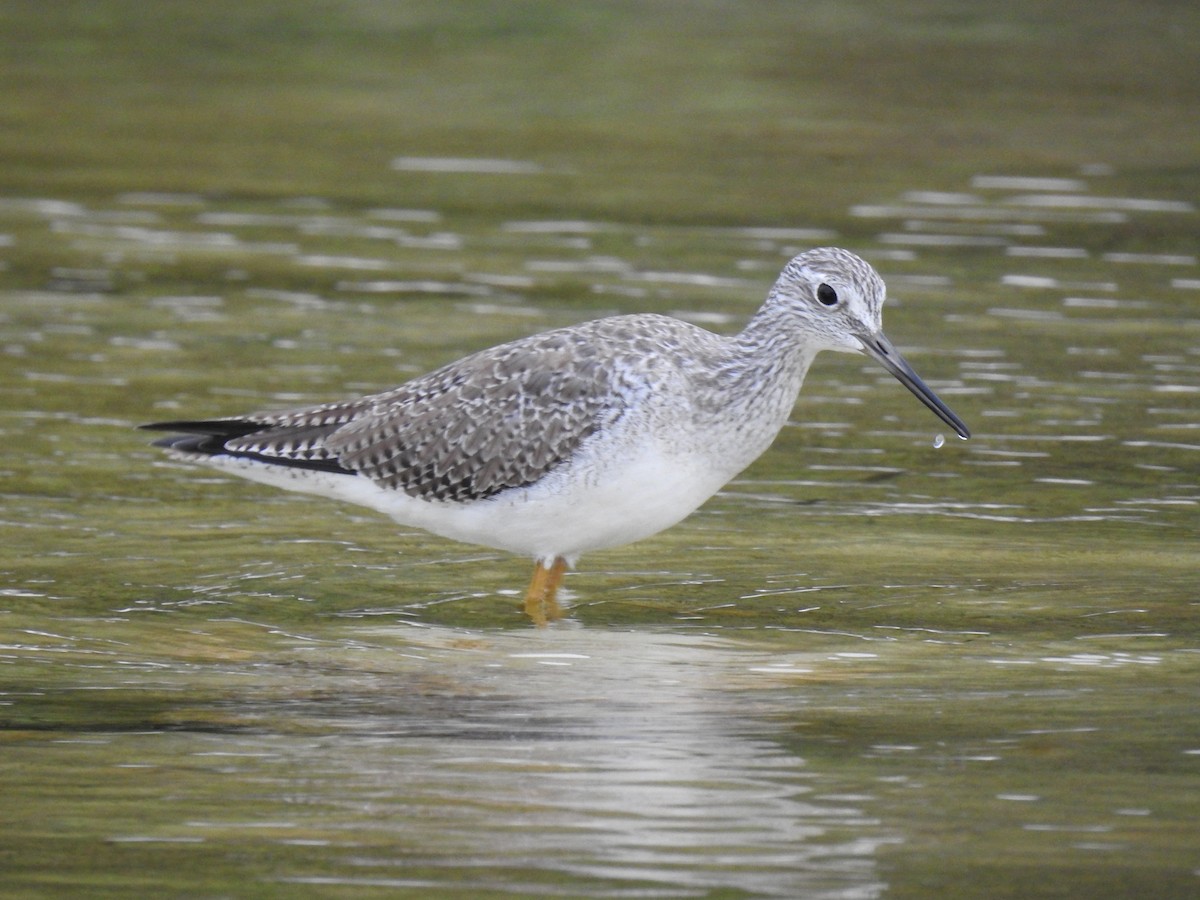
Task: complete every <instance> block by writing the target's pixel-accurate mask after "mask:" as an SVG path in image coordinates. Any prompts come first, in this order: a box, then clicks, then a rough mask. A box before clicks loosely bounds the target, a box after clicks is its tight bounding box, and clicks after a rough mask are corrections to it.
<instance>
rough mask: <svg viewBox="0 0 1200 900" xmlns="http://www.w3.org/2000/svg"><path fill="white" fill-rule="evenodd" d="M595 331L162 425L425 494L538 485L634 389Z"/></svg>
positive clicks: (248, 454) (270, 457) (449, 496)
mask: <svg viewBox="0 0 1200 900" xmlns="http://www.w3.org/2000/svg"><path fill="white" fill-rule="evenodd" d="M604 321H607V322H608V323H611V322H612V321H613V320H602V322H604ZM611 327H612V326H611V324H610V325H609V326H608V329H609V330H611ZM597 329H601V330H603V326H602V324H601V322H592V323H585V325H583V326H577V327H575V328H571V329H560V330H558V331H552V332H546V333H545V334H541V335H535V336H533V337H531V338H526V339H524V340H521V341H516V342H513V343H511V344H507V345H503V346H500V347H496V348H493V349H491V350H488V351H485V352H482V353H476V354H473V355H471V356H468V357H466V358H464V359H461V360H459V361H457V362H455V363H452V364H450V365H448V366H444V367H443V368H441V369H438V370H436V371H433V372H430V373H429V374H428V375H425V376H422V377H420V378H417V379H415V380H413V381H410V382H408V383H407V384H404V385H402V386H400V387H398V388H395V389H394V390H391V391H387V392H385V393H381V394H374V395H371V396H367V397H362V398H359V399H357V400H350V401H346V402H342V403H332V404H327V405H324V406H318V407H313V408H310V409H301V410H294V411H287V412H275V413H261V414H255V415H250V416H245V417H241V418H240V419H237V420H215V421H214V422H209V423H163V425H162V426H161V427H164V428H168V429H170V428H171V427H172V426H173V427H174V429H175V430H187V431H191V432H193V434H195V433H197V432H201V431H202V428H204V427H205V426H207V428H206V430H204V431H203V433H204V434H206V435H208V436H209V443H208V447H207V451H208V452H213V451H214V450H216V449H217V448H216V447H214V446H213V441H214V438H213V436H214V435H217V438H216V439H217V440H219V441H220V451H221V452H224V453H226V454H232V455H235V456H242V457H245V458H248V459H256V460H260V461H263V462H272V463H276V464H279V465H290V466H296V467H299V468H312V469H324V470H332V471H342V472H346V473H348V474H358V475H362V476H365V477H367V478H369V479H371V480H372V481H374V482H376V483H377V484H379V485H381V486H383V487H386V488H389V489H393V490H399V491H403V492H404V493H406V494H408V495H410V496H412V497H417V498H420V499H423V500H439V501H442V500H444V501H464V500H480V499H484V498H487V497H491V496H493V495H495V494H497V493H500V492H501V491H504V490H506V489H508V488H514V487H522V486H525V485H529V484H532V483H534V482H535V481H537V480H538V479H539V478H541V477H542V476H543V475H545V474H546V473H547V472H548V471H550V469H552V468H553V467H554V466H555V465H556V464H558V463H559V462H561V461H562V460H564V459H566V458H568V457H569V456H570V455H571V454H572V453H574V452H575V450H576V449H577V448H578V447H579V445H580V444H581V443H583V442H584V441H585V440H587V438H589V437H590V436H591V435H593V434H594V433H596V432H597V431H598V430H599V429H601V428H603V427H606V426H608V425H611V424H612V423H613V422H615V421H616V420H617V419H619V418H620V417H621V415H622V414H623V412H624V408H625V404H624V402H623V400H622V398H623V396H625V394H624V392H623V391H622V390H620V389H619V386H616V385H614V384H613V379H612V374H613V371H614V369H613V367H612V366H605V365H603V364H602V362H601V360H600V359H599V355H600V352H599V345H600V343H601V342H600V341H597V339H596V338H597V336H596V334H594V332H595V331H597ZM620 371H622V372H623V373H625V374H626V375H628V372H629V371H630V370H629V369H623V370H620ZM189 425H190V426H192V427H190V428H185V427H184V426H189ZM172 440H174V443H172ZM199 442H200V439H198V438H195V437H188V438H184V439H170V438H168V439H166V440H164V441H163V442H161V443H163V444H164V445H166V446H171V447H173V448H174V449H177V450H183V451H187V450H193V451H195V450H197V449H199V447H198V446H197V445H198V444H199Z"/></svg>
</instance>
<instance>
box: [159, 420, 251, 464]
mask: <svg viewBox="0 0 1200 900" xmlns="http://www.w3.org/2000/svg"><path fill="white" fill-rule="evenodd" d="M260 428H262V425H260V424H258V423H256V422H248V421H246V420H245V419H208V420H192V421H176V422H149V423H147V424H145V425H139V426H138V429H139V430H141V431H172V432H174V434H172V435H170V436H168V437H164V438H159V439H158V440H157V441H154V442H153V443H152V445H151V446H154V447H163V448H165V449H167V450H176V451H178V452H180V453H199V454H203V455H205V456H213V455H215V454H218V453H224V452H225V442H226V441H228V440H231V439H233V438H239V437H243V436H245V435H247V434H251V433H252V432H255V431H258V430H259V429H260Z"/></svg>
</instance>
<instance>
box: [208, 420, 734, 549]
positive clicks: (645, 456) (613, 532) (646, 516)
mask: <svg viewBox="0 0 1200 900" xmlns="http://www.w3.org/2000/svg"><path fill="white" fill-rule="evenodd" d="M630 451H631V448H629V447H625V448H622V449H621V452H619V453H618V452H616V448H609V452H607V453H604V452H600V453H594V454H587V455H586V458H585V460H584V461H582V462H577V463H576V464H567V465H564V466H562V467H560V468H558V469H556V470H554V471H552V472H550V473H549V474H548V475H546V476H545V477H544V478H543V479H542V480H540V481H539V482H537V483H536V484H533V485H531V486H529V487H524V488H514V489H510V490H507V491H504V492H502V493H500V494H497V495H495V496H493V497H490V498H488V499H485V500H476V501H467V502H442V501H432V502H431V501H426V500H419V499H417V498H414V497H410V496H409V495H407V494H405V493H403V492H401V491H397V490H390V489H386V488H383V487H380V486H379V485H377V484H375V483H374V482H372V481H371V480H369V479H367V478H363V477H361V476H358V475H338V474H333V473H329V472H319V471H313V470H309V469H299V468H289V467H282V466H276V465H269V464H265V463H260V462H255V461H252V460H246V459H239V458H233V457H220V456H218V457H206V458H202V459H200V460H197V461H201V462H206V463H208V464H209V465H212V466H214V467H216V468H219V469H222V470H224V471H227V472H230V473H231V474H236V475H238V476H240V477H242V478H247V479H249V480H252V481H257V482H261V483H263V484H269V485H272V486H274V487H279V488H284V489H286V490H292V491H300V492H303V493H309V494H316V495H319V496H324V497H330V498H333V499H336V500H344V501H347V502H350V503H355V504H359V505H361V506H367V507H370V508H372V509H375V510H378V511H379V512H382V513H384V514H385V515H388V516H390V517H391V518H392V519H394V520H396V521H397V522H400V523H401V524H403V525H407V526H412V527H416V528H422V529H425V530H426V531H430V532H432V533H434V534H437V535H441V536H443V537H447V538H451V539H453V540H456V541H464V542H466V543H472V544H480V545H482V546H485V547H494V548H496V549H499V550H506V551H508V552H511V553H517V554H521V555H525V556H532V557H535V558H537V559H542V560H545V561H547V562H549V561H551V560H553V559H554V558H555V557H558V556H561V557H563V558H565V559H566V560H567V561H568V562H569V563H571V564H574V562H575V560H576V559H577V558H578V557H579V556H580V555H581V554H582V553H585V552H588V551H590V550H598V549H602V548H606V547H615V546H619V545H621V544H627V543H631V542H633V541H636V540H640V539H641V538H644V537H647V536H649V535H652V534H655V533H657V532H659V531H662V530H663V529H665V528H669V527H670V526H671V525H674V524H675V523H676V522H679V521H680V520H681V519H683V518H685V517H686V516H687V515H689V514H690V513H691V512H693V511H694V510H695V509H696V508H697V507H699V506H700V505H701V504H702V503H704V501H705V500H707V499H708V498H709V497H711V496H712V495H713V494H715V493H716V492H717V491H718V490H720V489H721V487H722V486H723V485H724V484H725V482H726V481H727V480H728V479H729V478H730V477H732V475H733V474H736V473H718V472H714V471H713V470H712V468H711V467H710V466H709V465H707V464H706V463H705V462H703V461H702V460H701V459H699V458H698V457H696V456H693V455H686V456H681V455H678V454H675V453H672V454H671V455H670V456H667V455H666V454H664V452H663V451H662V450H661V448H659V447H657V446H655V445H654V444H649V445H646V446H643V447H641V448H637V449H636V450H634V451H633V452H632V454H631V452H630Z"/></svg>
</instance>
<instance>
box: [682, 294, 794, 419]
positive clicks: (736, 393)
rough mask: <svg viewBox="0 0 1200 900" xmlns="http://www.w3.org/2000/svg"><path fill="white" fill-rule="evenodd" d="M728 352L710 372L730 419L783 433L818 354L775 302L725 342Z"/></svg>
mask: <svg viewBox="0 0 1200 900" xmlns="http://www.w3.org/2000/svg"><path fill="white" fill-rule="evenodd" d="M723 350H724V352H723V354H722V356H721V359H720V360H719V361H718V363H717V365H715V366H714V367H713V369H712V371H711V373H710V377H711V378H712V379H713V381H714V382H715V384H714V385H713V387H714V388H715V390H712V391H711V392H706V393H707V396H710V397H713V398H720V399H719V401H718V403H719V405H720V406H721V410H720V411H718V410H713V411H712V412H714V413H715V414H716V415H719V416H722V417H724V418H725V419H726V420H727V421H728V420H734V421H741V422H744V423H749V422H754V423H756V424H755V428H758V427H765V428H767V429H774V430H773V431H771V437H774V431H777V430H778V429H779V428H781V427H782V426H783V423H784V422H786V421H787V418H788V416H789V415H790V414H791V411H792V407H793V406H795V404H796V397H797V395H798V394H799V393H800V386H801V384H802V383H803V382H804V376H805V374H806V373H807V372H808V367H809V366H810V365H811V364H812V361H813V358H814V357H815V356H816V350H814V349H811V348H809V347H807V346H805V344H804V342H803V340H802V339H801V337H800V336H799V335H797V334H796V331H795V327H794V326H793V325H792V324H791V323H790V322H789V321H788V319H787V317H786V316H785V315H783V314H781V313H780V312H779V311H778V310H773V309H770V308H769V303H768V305H767V306H764V307H763V308H762V309H760V310H759V311H758V313H757V314H755V316H754V317H753V318H752V319H751V320H750V322H749V323H748V324H747V325H746V327H745V328H744V329H743V330H742V331H741V332H740V333H739V334H736V335H734V336H732V337H730V338H726V339H725V341H724V347H723Z"/></svg>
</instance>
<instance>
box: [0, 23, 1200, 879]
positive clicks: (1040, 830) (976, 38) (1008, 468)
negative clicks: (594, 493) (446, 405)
mask: <svg viewBox="0 0 1200 900" xmlns="http://www.w3.org/2000/svg"><path fill="white" fill-rule="evenodd" d="M1198 51H1200V11H1197V10H1196V9H1194V8H1193V7H1192V6H1190V5H1188V4H1182V3H1151V4H1146V3H1118V2H1100V3H1062V4H1055V5H1054V6H1053V7H1052V8H1049V9H1048V8H1045V6H1044V5H1042V4H1033V3H1007V4H1003V5H1001V4H961V3H948V2H947V3H938V2H919V3H909V4H903V5H898V4H887V3H871V2H855V3H811V4H807V3H806V4H797V3H754V4H739V5H729V4H721V3H693V4H675V3H644V4H620V3H603V4H578V5H576V4H551V3H503V4H500V3H497V4H490V3H487V4H470V5H467V4H454V3H450V4H447V3H438V4H433V3H430V4H422V3H406V4H372V3H365V2H361V3H335V4H328V3H323V4H317V3H305V2H293V3H287V4H282V3H257V4H234V3H224V2H217V3H204V4H199V3H171V4H133V3H120V2H109V0H101V2H91V3H73V2H64V3H55V4H35V3H25V2H16V3H10V4H6V5H5V6H3V7H2V8H0V52H2V53H3V56H2V59H3V64H2V65H0V96H2V98H3V100H2V102H0V348H2V350H3V353H2V354H0V394H2V396H3V397H4V402H3V404H2V405H0V435H2V436H3V438H4V446H5V451H4V455H3V457H2V459H0V472H2V476H3V482H2V484H3V487H2V488H0V490H2V492H3V511H2V514H0V645H2V649H0V725H2V726H3V727H2V729H0V741H2V742H3V748H2V752H0V785H2V786H3V792H4V797H5V802H4V807H5V810H4V814H3V815H2V816H0V888H3V892H4V893H5V895H6V896H14V897H19V896H55V895H61V896H79V895H81V894H84V893H86V894H87V895H89V896H131V895H132V896H136V895H154V896H163V895H168V896H197V895H199V896H299V895H306V894H307V895H312V896H343V895H344V896H371V895H375V894H378V895H380V896H439V897H454V896H464V897H466V896H470V897H487V896H530V895H550V896H597V897H608V896H631V895H636V896H646V897H660V896H661V897H681V896H688V897H743V896H748V897H749V896H781V897H932V896H954V897H1054V896H1060V897H1075V896H1081V897H1082V896H1087V897H1098V896H1113V897H1124V896H1131V895H1135V894H1138V895H1143V896H1156V897H1174V896H1178V897H1185V896H1193V895H1194V894H1195V893H1196V890H1197V881H1198V878H1200V876H1198V874H1197V873H1198V872H1200V841H1198V839H1197V831H1196V825H1195V818H1196V817H1195V810H1196V808H1197V803H1198V801H1200V796H1198V794H1200V791H1198V790H1197V785H1198V784H1200V781H1198V778H1200V771H1198V767H1200V733H1198V725H1200V715H1198V714H1197V712H1196V710H1197V701H1198V699H1200V698H1198V697H1197V693H1198V691H1197V687H1196V685H1197V675H1198V674H1200V656H1198V654H1200V634H1198V628H1197V625H1196V615H1195V614H1196V607H1197V600H1198V593H1200V592H1198V590H1197V584H1198V582H1200V579H1198V578H1197V571H1196V570H1197V565H1196V562H1197V554H1196V546H1197V537H1198V534H1197V532H1198V531H1200V527H1198V521H1197V512H1198V509H1200V488H1198V487H1197V474H1198V471H1200V464H1198V463H1200V419H1198V416H1197V409H1198V406H1197V400H1198V398H1200V316H1198V315H1197V308H1198V304H1200V264H1198V263H1197V258H1196V257H1197V253H1198V250H1197V239H1196V235H1197V231H1198V230H1197V224H1198V217H1197V212H1196V203H1197V197H1198V195H1200V191H1198V190H1197V188H1198V186H1200V165H1198V164H1197V160H1198V159H1200V126H1198V125H1197V117H1196V114H1195V113H1196V110H1197V109H1198V108H1200V75H1198V74H1197V73H1198V72H1200V65H1198V63H1200V52H1198ZM481 161H483V162H481ZM497 161H499V162H497ZM447 168H451V169H456V171H445V169H447ZM1046 179H1049V180H1046ZM824 243H838V244H841V245H845V246H848V247H850V248H851V249H854V250H856V251H858V252H860V253H862V254H863V255H865V256H866V257H867V258H868V259H871V260H872V261H873V262H875V263H876V265H877V267H878V268H879V269H880V270H881V271H882V272H883V274H884V276H885V278H886V279H887V280H888V282H889V286H890V291H891V301H890V302H889V306H888V311H887V322H886V324H887V326H888V332H889V334H890V335H891V336H892V338H893V339H894V340H895V341H896V342H897V343H898V344H899V345H900V346H901V347H902V348H903V349H904V350H905V352H906V355H908V356H909V357H910V359H911V360H912V361H913V362H914V364H915V365H916V366H917V368H918V370H919V371H921V372H922V374H923V375H924V376H925V377H926V379H927V380H929V381H930V382H931V383H932V384H933V385H934V386H935V387H936V388H937V389H938V390H939V393H941V394H942V396H943V397H944V398H945V399H947V401H948V402H949V403H950V404H951V405H952V406H953V407H954V408H955V409H956V411H958V412H959V413H960V414H961V415H962V416H963V417H964V418H965V419H966V420H967V421H968V423H969V424H970V425H971V426H972V429H973V431H974V433H975V437H974V438H973V439H972V441H970V442H969V443H965V444H964V443H960V442H958V441H953V440H951V441H949V442H948V443H947V444H946V445H945V446H943V447H941V448H940V449H934V446H933V439H934V435H935V434H936V433H937V431H938V423H937V422H936V420H934V419H933V418H932V417H931V416H929V414H928V413H927V412H926V411H925V410H924V409H923V408H921V407H920V406H919V404H917V403H916V402H915V401H914V400H913V399H912V398H911V397H910V396H908V395H907V394H906V393H905V392H904V391H903V389H902V388H900V387H899V386H898V385H896V384H894V383H893V382H891V381H890V379H888V377H887V376H886V375H885V374H883V373H882V372H879V371H877V370H875V369H873V368H872V367H871V365H870V364H869V363H867V362H866V361H863V360H858V359H854V358H849V357H830V356H828V355H827V356H825V357H822V358H821V359H820V360H818V363H817V365H816V367H815V369H814V371H813V372H812V374H811V376H810V379H809V382H808V384H807V385H806V387H805V391H804V393H803V395H802V398H801V402H800V404H799V405H798V407H797V412H796V416H795V422H794V424H793V426H792V427H789V428H787V429H785V430H784V433H783V434H782V435H781V436H780V438H779V440H778V441H777V443H776V446H775V448H773V450H772V451H771V452H769V453H768V454H767V455H766V456H765V457H764V458H763V459H762V460H760V461H759V462H758V463H756V465H755V466H754V467H753V468H752V469H750V470H749V471H748V472H747V473H746V474H745V476H744V477H743V478H741V479H739V480H738V481H737V482H735V483H734V484H733V485H731V486H730V487H729V488H728V490H727V491H726V492H724V493H723V494H722V495H721V496H719V497H718V498H716V499H714V500H713V501H712V502H711V503H710V504H708V505H707V506H706V507H705V508H704V509H703V510H701V511H700V512H699V513H698V514H696V515H695V516H693V517H692V518H691V519H689V520H688V521H687V522H685V523H683V524H682V525H680V526H678V527H677V528H675V529H673V530H671V531H669V532H667V533H665V534H663V535H660V536H658V537H655V538H653V539H650V540H647V541H645V542H642V543H640V544H637V545H634V546H631V547H626V548H621V549H618V550H613V551H609V552H606V553H597V554H594V555H592V556H589V557H585V558H584V560H583V561H582V565H581V566H580V570H579V571H578V572H577V573H575V574H573V575H571V576H570V577H569V579H568V582H567V585H568V587H569V588H570V590H571V593H572V602H573V607H572V613H571V616H570V618H569V620H568V621H567V622H565V623H563V626H562V627H557V628H553V629H548V630H546V631H544V632H537V631H534V630H532V629H530V628H528V626H527V625H526V623H525V621H524V620H523V618H522V616H521V613H520V610H519V597H520V590H521V588H522V587H523V584H524V581H525V579H526V578H527V576H528V572H527V566H526V564H525V562H524V561H520V560H513V559H510V558H506V557H504V556H502V555H498V554H494V553H491V552H490V551H486V550H478V549H475V548H470V547H464V546H458V545H451V544H448V543H446V542H443V541H440V540H438V539H435V538H432V537H428V536H425V535H422V534H419V533H407V532H403V531H402V530H400V529H398V528H396V527H395V526H393V525H391V524H390V523H388V522H387V521H385V520H381V519H379V518H376V517H374V516H373V515H371V514H370V513H368V512H366V511H359V510H356V509H353V508H348V507H339V506H334V505H331V504H327V503H324V502H322V501H317V500H311V499H308V498H304V497H300V496H292V495H285V494H281V493H275V492H271V491H268V490H266V489H260V488H257V487H253V486H248V485H244V484H240V483H234V482H233V481H231V480H228V479H223V478H218V477H216V476H213V475H212V474H211V473H208V472H205V471H203V470H196V469H192V468H188V467H184V466H179V465H175V464H172V463H169V462H167V461H165V460H163V459H162V458H161V457H160V456H159V455H157V454H156V453H155V452H153V451H152V450H151V449H150V448H148V447H147V446H146V442H145V440H144V436H143V435H139V434H137V433H136V432H134V431H133V426H134V425H135V424H137V423H139V422H144V421H148V420H153V419H160V418H167V417H173V416H177V415H180V416H182V415H187V416H205V415H219V414H227V413H228V414H232V413H237V412H243V411H246V410H248V409H254V408H260V407H268V406H287V405H293V404H298V403H307V402H310V401H312V402H315V401H320V400H325V399H332V398H336V397H341V396H345V395H348V394H353V393H358V392H362V391H367V390H374V389H379V388H382V387H386V386H389V385H391V384H394V383H396V382H397V381H399V380H401V379H403V378H406V377H409V376H411V375H413V374H417V373H420V372H422V371H425V370H427V369H429V368H432V367H434V366H436V365H438V364H440V363H443V362H445V361H447V360H449V359H453V358H455V357H457V356H459V355H461V354H463V353H465V352H468V351H470V350H473V349H478V348H480V347H483V346H487V345H489V344H492V343H496V342H499V341H502V340H506V339H509V338H512V337H515V336H518V335H521V334H527V333H530V332H532V331H536V330H542V329H545V328H550V327H554V326H557V325H562V324H567V323H570V322H576V321H580V320H582V319H585V318H590V317H594V316H597V315H602V314H607V313H610V312H630V311H640V310H653V311H660V312H668V313H674V314H680V315H684V316H686V317H689V318H692V319H694V320H696V321H700V322H702V323H703V324H706V325H707V326H708V327H712V328H714V329H718V330H731V329H734V328H737V327H738V326H739V324H740V323H741V321H742V320H743V318H744V317H745V316H746V315H748V314H749V313H750V312H752V311H753V310H754V309H755V308H756V307H757V305H758V303H759V302H760V301H761V298H762V296H763V294H764V292H765V290H766V288H767V287H768V286H769V284H770V282H771V281H772V279H773V278H774V276H775V274H776V272H777V271H778V269H779V267H780V266H781V265H782V263H783V262H784V261H785V260H786V258H787V256H788V255H789V254H790V253H791V252H793V251H795V250H798V249H803V248H804V247H807V246H812V245H814V244H824Z"/></svg>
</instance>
